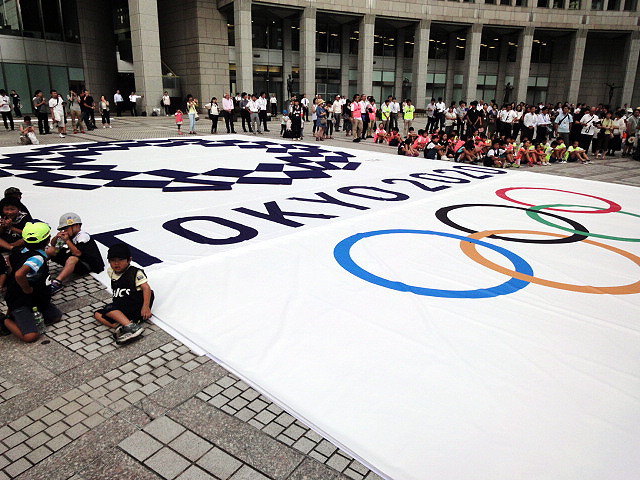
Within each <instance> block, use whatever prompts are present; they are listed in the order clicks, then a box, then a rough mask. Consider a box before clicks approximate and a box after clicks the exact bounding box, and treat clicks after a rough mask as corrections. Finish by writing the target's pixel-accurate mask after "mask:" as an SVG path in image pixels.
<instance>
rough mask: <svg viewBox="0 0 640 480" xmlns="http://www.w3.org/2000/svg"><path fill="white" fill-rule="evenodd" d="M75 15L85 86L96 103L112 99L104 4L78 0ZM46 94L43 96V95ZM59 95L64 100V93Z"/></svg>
mask: <svg viewBox="0 0 640 480" xmlns="http://www.w3.org/2000/svg"><path fill="white" fill-rule="evenodd" d="M76 11H77V15H78V24H79V27H80V46H81V47H82V64H83V65H84V82H85V86H86V88H88V89H89V90H90V91H91V93H92V95H93V96H94V98H96V99H97V98H100V97H99V95H101V93H102V92H104V94H105V96H106V97H107V98H109V97H111V98H113V93H115V91H116V89H117V88H118V66H117V64H116V56H115V53H114V52H115V48H116V42H115V38H114V35H113V30H112V29H111V22H103V21H102V19H104V18H110V17H111V8H110V6H109V5H108V4H106V3H105V2H95V1H91V0H79V1H78V2H77V7H76ZM7 86H8V85H7ZM48 93H49V92H45V95H48ZM60 93H62V94H63V95H64V98H66V95H67V93H68V92H60ZM122 95H123V96H128V95H129V92H122ZM109 101H111V100H109Z"/></svg>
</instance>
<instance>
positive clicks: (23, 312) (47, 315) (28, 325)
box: [9, 303, 62, 335]
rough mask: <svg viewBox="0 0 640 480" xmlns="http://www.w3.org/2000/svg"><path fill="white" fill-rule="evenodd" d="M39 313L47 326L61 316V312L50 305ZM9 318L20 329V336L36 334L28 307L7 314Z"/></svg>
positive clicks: (36, 329)
mask: <svg viewBox="0 0 640 480" xmlns="http://www.w3.org/2000/svg"><path fill="white" fill-rule="evenodd" d="M41 313H42V316H43V317H44V323H46V324H47V325H50V324H52V323H54V320H56V319H58V318H60V317H61V316H62V312H61V311H60V310H58V309H57V307H56V306H55V305H54V304H52V303H50V304H49V305H47V307H46V308H45V309H44V310H42V311H41ZM9 318H11V319H12V320H13V321H14V322H15V323H16V326H17V327H18V328H19V329H20V332H21V333H22V335H26V334H27V333H37V332H38V327H37V326H36V321H35V320H34V318H33V311H32V310H31V309H30V308H29V307H26V306H24V307H18V308H16V309H15V310H13V311H11V312H9Z"/></svg>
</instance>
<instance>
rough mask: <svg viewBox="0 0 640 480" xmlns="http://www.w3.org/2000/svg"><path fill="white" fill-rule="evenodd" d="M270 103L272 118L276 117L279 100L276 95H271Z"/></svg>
mask: <svg viewBox="0 0 640 480" xmlns="http://www.w3.org/2000/svg"><path fill="white" fill-rule="evenodd" d="M269 103H270V104H271V116H272V117H275V116H276V115H277V114H278V99H277V98H276V94H275V93H273V94H271V98H270V99H269Z"/></svg>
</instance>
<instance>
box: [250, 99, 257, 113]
mask: <svg viewBox="0 0 640 480" xmlns="http://www.w3.org/2000/svg"><path fill="white" fill-rule="evenodd" d="M247 108H248V109H249V111H250V112H251V113H258V110H260V103H258V100H256V101H255V102H254V101H253V99H252V100H249V102H247Z"/></svg>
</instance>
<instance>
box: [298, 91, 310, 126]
mask: <svg viewBox="0 0 640 480" xmlns="http://www.w3.org/2000/svg"><path fill="white" fill-rule="evenodd" d="M300 105H302V111H303V112H304V121H305V122H308V121H309V99H308V98H307V94H306V93H303V94H302V100H300Z"/></svg>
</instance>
